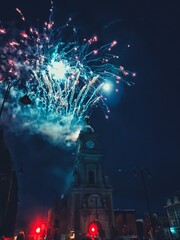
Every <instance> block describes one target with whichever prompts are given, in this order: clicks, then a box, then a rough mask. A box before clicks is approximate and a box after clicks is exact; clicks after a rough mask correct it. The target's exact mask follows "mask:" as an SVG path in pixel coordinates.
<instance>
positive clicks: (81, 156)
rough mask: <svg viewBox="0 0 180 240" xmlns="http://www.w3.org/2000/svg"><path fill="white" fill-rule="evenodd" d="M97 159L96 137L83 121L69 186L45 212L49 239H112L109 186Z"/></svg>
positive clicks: (98, 154)
mask: <svg viewBox="0 0 180 240" xmlns="http://www.w3.org/2000/svg"><path fill="white" fill-rule="evenodd" d="M101 160H102V154H101V151H100V146H99V140H98V136H97V134H96V133H95V132H94V130H93V129H92V127H91V126H90V125H89V124H88V123H86V125H85V126H84V128H83V129H82V130H81V132H80V134H79V137H78V140H77V153H76V162H75V166H74V174H73V183H72V187H71V188H70V189H69V191H68V193H67V194H66V195H65V197H64V198H63V199H61V200H60V201H58V202H57V204H56V206H55V208H54V209H51V210H50V212H49V229H48V235H49V238H51V239H52V237H53V236H54V238H55V237H56V236H57V238H58V239H60V238H61V239H64V238H67V239H73V238H76V239H83V238H86V237H95V238H98V239H112V238H113V234H114V213H113V201H112V187H111V185H110V184H109V181H108V178H107V177H105V176H104V174H103V170H102V165H101ZM55 223H57V224H55ZM55 225H56V226H55Z"/></svg>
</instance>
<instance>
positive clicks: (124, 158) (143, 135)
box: [0, 0, 180, 219]
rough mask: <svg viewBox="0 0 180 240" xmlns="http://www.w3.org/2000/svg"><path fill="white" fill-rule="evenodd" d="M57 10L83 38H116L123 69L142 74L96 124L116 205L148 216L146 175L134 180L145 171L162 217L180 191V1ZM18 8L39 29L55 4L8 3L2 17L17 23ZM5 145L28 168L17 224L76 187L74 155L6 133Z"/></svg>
mask: <svg viewBox="0 0 180 240" xmlns="http://www.w3.org/2000/svg"><path fill="white" fill-rule="evenodd" d="M54 6H55V21H56V24H57V25H59V26H60V25H62V24H63V23H64V22H65V21H66V20H67V19H68V18H69V17H72V18H73V23H74V25H75V26H76V27H77V29H78V32H79V35H80V36H79V37H80V38H81V37H84V36H87V37H90V36H91V35H93V34H97V35H98V36H99V39H100V41H101V42H102V44H104V43H107V42H111V41H112V40H114V39H115V40H117V42H118V47H117V48H116V49H115V52H116V51H117V54H118V55H120V56H121V57H120V65H124V66H125V67H126V68H127V69H129V70H131V71H133V72H137V77H136V79H135V85H134V86H133V87H128V86H126V84H124V85H123V84H122V85H121V91H120V92H121V94H120V97H118V98H117V97H116V99H114V100H113V102H110V107H111V115H110V118H109V120H106V119H105V118H104V115H103V112H102V111H101V110H99V111H96V112H94V114H93V115H92V119H91V125H92V126H93V127H94V129H95V130H96V132H98V133H99V134H100V139H101V146H102V153H103V155H104V159H103V168H104V172H105V174H106V175H109V178H110V182H111V183H112V186H113V188H114V207H115V208H117V207H119V208H120V209H125V208H126V209H127V208H128V209H136V210H137V213H138V214H137V215H138V216H140V215H142V214H143V213H144V212H145V211H146V206H145V202H144V197H143V188H142V182H141V179H140V176H137V177H134V175H133V170H134V169H135V168H136V169H140V168H143V169H144V172H145V179H146V184H147V187H148V193H149V199H150V205H151V209H152V211H153V212H162V211H163V206H164V205H165V202H166V198H167V197H169V196H172V195H173V194H174V193H175V192H176V191H177V190H179V189H180V186H179V180H180V177H179V176H180V162H179V159H180V148H179V135H180V127H179V123H180V112H179V103H180V95H179V90H180V89H179V87H180V83H179V69H178V67H179V53H178V47H179V39H178V38H179V36H178V31H179V25H178V20H179V19H178V18H179V17H178V15H179V13H178V9H179V6H178V1H147V0H142V1H140V0H131V1H130V0H111V1H106V0H96V1H95V0H91V1H88V0H77V1H72V0H59V1H58V0H56V1H54ZM16 7H19V8H20V9H21V10H22V11H23V13H24V15H25V16H26V18H27V19H29V21H30V22H32V23H35V22H36V21H37V19H39V21H40V22H43V21H44V20H47V19H48V14H49V12H48V11H49V7H50V3H49V1H47V0H38V1H37V0H31V1H24V0H6V1H3V4H2V3H1V8H0V16H1V19H2V20H13V19H16V18H17V13H16V11H15V8H16ZM128 44H130V45H131V47H130V48H128V47H127V46H128ZM6 139H7V142H8V144H9V148H10V151H11V153H12V157H13V161H14V168H15V169H19V167H21V165H22V166H23V170H24V173H23V174H22V175H21V176H19V177H18V180H19V196H20V204H19V210H20V211H19V219H21V218H22V216H25V215H28V216H30V214H31V217H32V216H34V215H35V214H39V213H40V214H41V213H43V214H46V209H47V208H48V207H49V206H51V204H52V203H53V201H54V200H55V199H56V198H57V197H60V196H61V194H62V193H63V192H64V191H65V190H66V188H67V186H68V183H69V182H70V174H71V168H72V165H73V162H74V155H73V154H72V152H66V151H64V150H63V149H60V148H58V147H55V146H52V145H50V144H49V143H48V142H46V141H44V140H42V139H41V138H40V137H38V136H31V137H30V136H25V135H24V136H22V135H19V136H14V135H13V134H7V137H6ZM119 169H121V170H120V171H119ZM148 171H149V172H150V173H151V178H148V177H147V175H148V174H147V172H148ZM24 213H26V214H24Z"/></svg>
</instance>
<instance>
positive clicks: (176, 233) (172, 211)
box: [165, 194, 180, 239]
mask: <svg viewBox="0 0 180 240" xmlns="http://www.w3.org/2000/svg"><path fill="white" fill-rule="evenodd" d="M165 209H166V213H167V217H168V220H169V227H170V233H171V236H172V238H173V239H180V198H179V194H178V195H177V196H174V197H173V198H172V199H168V200H167V203H166V206H165Z"/></svg>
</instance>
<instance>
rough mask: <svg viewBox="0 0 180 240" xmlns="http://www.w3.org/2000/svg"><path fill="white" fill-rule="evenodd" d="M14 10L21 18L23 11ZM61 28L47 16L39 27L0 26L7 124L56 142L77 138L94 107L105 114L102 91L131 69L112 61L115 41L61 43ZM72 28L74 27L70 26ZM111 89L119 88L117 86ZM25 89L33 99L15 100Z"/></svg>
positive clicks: (1, 82)
mask: <svg viewBox="0 0 180 240" xmlns="http://www.w3.org/2000/svg"><path fill="white" fill-rule="evenodd" d="M16 10H17V12H18V13H19V14H20V16H21V19H22V21H25V17H24V16H23V14H22V12H21V10H19V9H18V8H17V9H16ZM70 22H71V19H69V20H68V22H67V24H66V25H65V27H64V28H66V27H68V26H69V25H70ZM64 28H61V29H55V28H54V22H53V21H52V20H51V17H50V20H49V22H45V23H44V25H43V26H42V30H39V29H36V28H35V27H33V26H31V27H29V28H28V29H26V31H25V30H22V31H20V30H17V29H16V31H13V34H12V29H10V28H7V29H6V28H5V27H4V26H0V40H1V45H0V55H1V62H0V91H1V92H0V97H1V98H3V96H4V91H5V89H6V88H7V86H9V88H10V95H9V99H8V103H7V111H8V113H9V114H10V115H11V116H12V121H11V124H10V127H12V126H13V127H14V126H16V128H18V129H24V128H26V129H30V131H31V132H33V133H41V134H42V135H44V136H45V135H46V136H48V137H49V138H50V139H52V140H53V139H54V141H55V142H56V141H60V142H63V143H64V142H68V143H69V141H70V140H73V138H76V137H77V134H78V132H79V130H80V129H81V125H82V122H81V120H82V119H83V117H84V116H85V115H87V114H90V113H91V111H92V109H93V107H100V108H101V109H102V110H103V111H104V113H105V118H108V115H109V112H110V111H109V109H108V107H107V105H106V103H105V102H106V97H105V96H104V95H105V94H106V92H108V91H111V90H112V89H113V86H114V85H116V84H119V82H120V81H124V80H123V79H124V77H125V76H127V75H132V76H135V73H130V72H129V71H127V70H125V69H124V67H122V66H115V65H113V64H112V63H111V61H113V60H114V59H118V58H119V57H118V56H115V55H113V54H111V53H110V52H111V50H112V48H113V47H115V46H116V44H117V42H116V41H112V42H111V43H109V44H106V45H104V46H101V47H98V48H97V45H98V44H97V42H98V37H97V36H93V37H92V38H90V39H88V40H86V39H84V40H83V41H82V43H79V42H77V41H71V42H65V41H63V40H62V35H63V31H64ZM72 31H73V33H75V32H76V31H75V30H74V28H73V29H72ZM128 84H129V83H128ZM115 89H116V90H114V92H118V88H117V86H116V87H115ZM25 94H26V95H28V96H29V98H30V99H31V101H30V102H32V104H30V105H26V106H23V105H22V104H21V102H20V101H19V99H20V98H22V96H23V95H25Z"/></svg>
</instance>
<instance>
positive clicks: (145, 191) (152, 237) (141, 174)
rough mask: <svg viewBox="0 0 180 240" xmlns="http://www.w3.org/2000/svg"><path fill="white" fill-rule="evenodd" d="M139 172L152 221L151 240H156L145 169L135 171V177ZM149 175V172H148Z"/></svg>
mask: <svg viewBox="0 0 180 240" xmlns="http://www.w3.org/2000/svg"><path fill="white" fill-rule="evenodd" d="M137 172H138V173H139V175H140V178H141V181H142V185H143V192H144V198H145V202H146V207H147V211H148V215H149V219H150V225H151V226H150V229H149V233H150V238H151V240H154V232H153V231H154V226H153V219H152V213H151V209H150V204H149V197H148V191H147V186H146V182H145V175H144V174H145V169H143V168H136V169H135V170H134V173H135V175H137ZM147 173H148V175H149V172H147Z"/></svg>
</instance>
